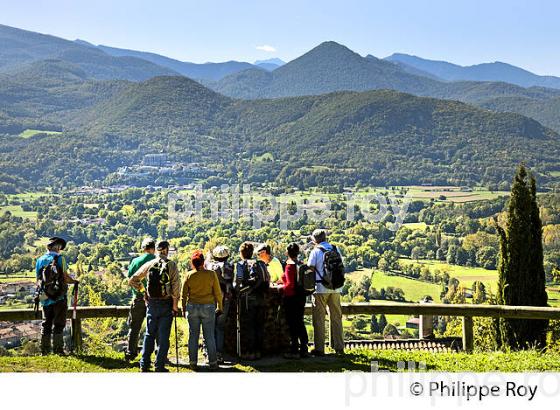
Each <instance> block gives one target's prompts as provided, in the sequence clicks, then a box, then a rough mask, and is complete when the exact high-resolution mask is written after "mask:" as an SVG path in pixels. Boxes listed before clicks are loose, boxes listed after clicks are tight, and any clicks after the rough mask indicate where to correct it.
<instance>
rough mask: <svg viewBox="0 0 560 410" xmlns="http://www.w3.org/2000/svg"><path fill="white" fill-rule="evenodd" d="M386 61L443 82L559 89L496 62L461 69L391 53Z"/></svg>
mask: <svg viewBox="0 0 560 410" xmlns="http://www.w3.org/2000/svg"><path fill="white" fill-rule="evenodd" d="M385 60H387V61H391V62H396V63H400V64H402V65H403V66H406V67H408V68H409V69H412V70H420V71H422V72H424V73H428V74H431V75H433V76H435V77H436V78H439V79H441V80H445V81H502V82H506V83H511V84H515V85H519V86H521V87H549V88H560V78H559V77H553V76H541V75H537V74H533V73H531V72H530V71H527V70H524V69H522V68H519V67H515V66H513V65H511V64H507V63H502V62H500V61H496V62H494V63H483V64H476V65H471V66H467V67H463V66H460V65H457V64H452V63H448V62H446V61H435V60H427V59H424V58H420V57H416V56H411V55H408V54H399V53H395V54H393V55H391V56H389V57H387V58H385Z"/></svg>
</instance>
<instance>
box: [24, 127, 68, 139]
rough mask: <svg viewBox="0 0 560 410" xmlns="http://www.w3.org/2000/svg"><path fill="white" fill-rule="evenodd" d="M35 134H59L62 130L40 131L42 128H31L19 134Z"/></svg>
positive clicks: (31, 135)
mask: <svg viewBox="0 0 560 410" xmlns="http://www.w3.org/2000/svg"><path fill="white" fill-rule="evenodd" d="M37 134H46V135H60V134H62V132H59V131H42V130H31V129H27V130H25V131H23V132H21V133H20V134H19V136H20V138H31V137H33V136H35V135H37Z"/></svg>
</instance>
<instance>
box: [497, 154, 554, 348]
mask: <svg viewBox="0 0 560 410" xmlns="http://www.w3.org/2000/svg"><path fill="white" fill-rule="evenodd" d="M497 231H498V234H499V237H500V255H499V259H498V274H499V278H498V294H497V302H498V304H500V305H517V306H546V305H547V299H548V298H547V294H546V289H545V272H544V264H543V248H542V223H541V220H540V216H539V208H538V205H537V189H536V182H535V178H534V177H533V176H532V175H531V176H529V175H528V174H527V170H526V169H525V167H524V166H523V165H520V166H519V168H518V170H517V173H516V175H515V178H514V180H513V185H512V188H511V197H510V200H509V205H508V210H507V220H506V224H505V228H504V227H501V226H499V225H497ZM547 326H548V321H546V320H524V319H499V320H498V321H497V322H496V341H497V342H498V346H500V347H510V348H512V349H526V348H531V347H536V348H542V347H544V345H545V340H546V328H547Z"/></svg>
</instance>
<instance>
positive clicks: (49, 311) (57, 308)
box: [41, 299, 68, 336]
mask: <svg viewBox="0 0 560 410" xmlns="http://www.w3.org/2000/svg"><path fill="white" fill-rule="evenodd" d="M67 303H68V302H67V301H66V299H64V300H61V301H58V302H56V303H53V304H52V305H48V306H43V323H41V334H42V335H43V336H51V335H52V334H55V335H61V334H62V333H63V332H64V327H65V326H66V313H67V311H68V306H67V305H66V304H67Z"/></svg>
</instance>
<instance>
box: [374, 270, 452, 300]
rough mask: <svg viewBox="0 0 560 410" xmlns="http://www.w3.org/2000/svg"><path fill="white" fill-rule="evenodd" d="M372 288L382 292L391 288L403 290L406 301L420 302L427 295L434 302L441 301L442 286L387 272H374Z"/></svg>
mask: <svg viewBox="0 0 560 410" xmlns="http://www.w3.org/2000/svg"><path fill="white" fill-rule="evenodd" d="M371 286H372V287H374V288H376V289H377V290H380V289H381V288H385V289H387V287H389V286H393V287H395V288H401V289H402V290H403V291H404V296H405V298H406V300H408V301H411V302H418V301H419V300H420V299H422V298H423V297H424V296H426V295H430V296H432V298H433V299H434V301H439V293H440V292H441V286H440V285H436V284H435V283H427V282H423V281H420V280H416V279H409V278H404V277H402V276H395V275H389V274H387V273H385V272H381V271H377V270H376V271H374V273H373V277H372V279H371Z"/></svg>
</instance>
